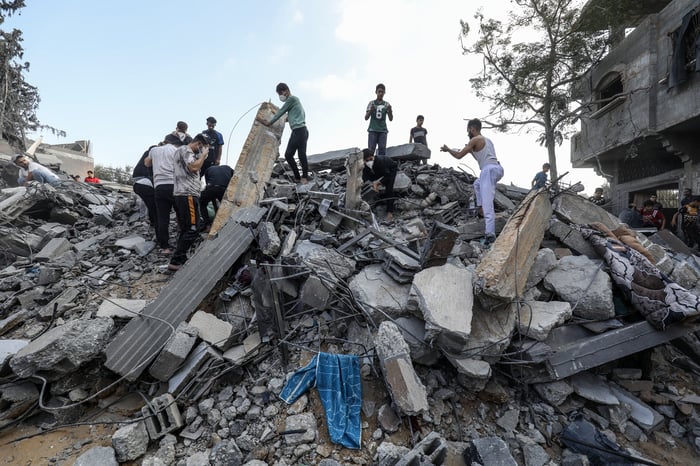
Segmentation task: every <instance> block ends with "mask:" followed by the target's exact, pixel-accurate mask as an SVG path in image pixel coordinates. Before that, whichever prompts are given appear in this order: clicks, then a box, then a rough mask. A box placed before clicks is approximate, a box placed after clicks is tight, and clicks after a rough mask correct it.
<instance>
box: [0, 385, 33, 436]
mask: <svg viewBox="0 0 700 466" xmlns="http://www.w3.org/2000/svg"><path fill="white" fill-rule="evenodd" d="M38 399H39V390H38V389H37V387H36V385H34V384H33V383H31V382H18V383H7V384H3V385H0V427H4V426H5V425H7V424H9V423H10V422H12V420H14V419H15V418H17V417H18V416H21V415H22V414H24V412H25V411H27V410H28V409H29V408H31V407H32V406H34V404H35V403H36V401H37V400H38Z"/></svg>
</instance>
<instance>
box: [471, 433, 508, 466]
mask: <svg viewBox="0 0 700 466" xmlns="http://www.w3.org/2000/svg"><path fill="white" fill-rule="evenodd" d="M463 456H464V461H465V462H466V464H475V463H476V464H484V465H485V464H489V465H494V466H495V465H498V466H517V464H518V463H517V462H516V461H515V459H513V455H511V454H510V450H509V449H508V445H507V444H506V442H504V441H503V440H501V439H500V438H498V437H483V438H477V439H473V440H471V441H470V442H469V447H468V448H467V449H466V450H464V454H463Z"/></svg>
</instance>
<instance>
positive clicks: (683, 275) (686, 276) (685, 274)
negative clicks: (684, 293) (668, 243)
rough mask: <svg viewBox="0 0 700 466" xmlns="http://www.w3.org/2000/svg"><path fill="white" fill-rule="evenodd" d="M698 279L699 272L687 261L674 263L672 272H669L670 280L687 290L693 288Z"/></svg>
mask: <svg viewBox="0 0 700 466" xmlns="http://www.w3.org/2000/svg"><path fill="white" fill-rule="evenodd" d="M698 279H700V273H698V271H697V270H696V269H695V267H693V266H692V265H690V264H689V263H688V262H681V263H680V264H678V265H676V267H675V268H674V269H673V273H671V280H673V281H675V282H676V283H678V284H679V285H680V286H682V287H683V288H685V289H687V290H689V289H691V288H693V287H694V286H695V284H696V283H697V282H698Z"/></svg>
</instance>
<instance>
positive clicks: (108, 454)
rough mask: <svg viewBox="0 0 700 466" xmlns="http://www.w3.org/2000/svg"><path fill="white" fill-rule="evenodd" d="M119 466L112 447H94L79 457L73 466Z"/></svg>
mask: <svg viewBox="0 0 700 466" xmlns="http://www.w3.org/2000/svg"><path fill="white" fill-rule="evenodd" d="M96 464H99V465H100V466H119V463H118V462H117V457H116V453H115V452H114V448H112V447H92V448H90V449H89V450H88V451H86V452H85V453H83V454H82V455H80V456H78V458H77V459H76V460H75V463H74V464H73V466H94V465H96Z"/></svg>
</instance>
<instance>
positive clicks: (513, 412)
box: [496, 408, 520, 432]
mask: <svg viewBox="0 0 700 466" xmlns="http://www.w3.org/2000/svg"><path fill="white" fill-rule="evenodd" d="M519 420H520V410H519V409H517V408H512V409H509V410H507V411H506V412H505V413H503V415H502V416H501V417H499V418H498V419H496V424H498V425H499V426H500V427H501V428H502V429H503V430H505V431H506V432H513V431H514V430H515V429H517V428H518V422H519Z"/></svg>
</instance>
